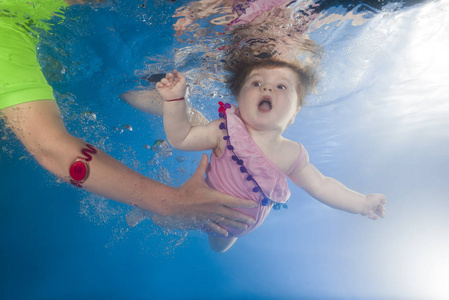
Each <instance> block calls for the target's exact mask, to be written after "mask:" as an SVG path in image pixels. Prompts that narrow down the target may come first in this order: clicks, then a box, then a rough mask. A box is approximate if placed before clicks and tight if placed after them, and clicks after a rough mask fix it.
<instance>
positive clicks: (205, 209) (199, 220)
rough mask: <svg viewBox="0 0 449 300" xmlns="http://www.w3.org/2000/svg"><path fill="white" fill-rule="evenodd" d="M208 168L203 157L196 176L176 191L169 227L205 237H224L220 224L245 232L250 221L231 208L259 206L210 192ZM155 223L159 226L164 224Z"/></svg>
mask: <svg viewBox="0 0 449 300" xmlns="http://www.w3.org/2000/svg"><path fill="white" fill-rule="evenodd" d="M207 166H208V158H207V155H205V154H203V155H202V157H201V161H200V163H199V165H198V168H197V169H196V171H195V173H194V174H193V175H192V177H191V178H190V179H189V180H188V181H187V182H185V183H184V184H183V185H182V186H181V187H180V188H179V197H178V199H177V203H175V204H173V207H172V211H173V213H172V214H171V216H169V219H171V221H169V223H170V226H173V224H174V223H176V224H177V226H175V227H178V228H200V229H202V230H204V231H205V232H207V233H216V234H218V235H222V236H227V235H228V233H227V231H226V230H225V229H223V228H222V227H220V224H221V225H226V226H232V227H235V228H242V229H246V228H247V224H254V222H255V220H254V219H253V218H252V217H250V216H247V215H245V214H243V213H241V212H238V211H236V210H234V209H232V208H233V207H234V208H237V207H239V208H254V207H258V204H257V203H256V202H254V201H253V200H244V199H240V198H236V197H233V196H230V195H226V194H222V193H220V192H218V191H216V190H214V189H211V188H210V187H209V186H208V185H207V184H206V182H205V180H204V174H205V172H206V168H207ZM157 219H158V222H157V223H158V224H159V225H161V224H162V223H163V222H161V219H160V218H157ZM173 219H174V220H177V222H173Z"/></svg>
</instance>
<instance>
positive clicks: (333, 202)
mask: <svg viewBox="0 0 449 300" xmlns="http://www.w3.org/2000/svg"><path fill="white" fill-rule="evenodd" d="M313 81H314V79H313V74H311V73H310V72H309V71H308V70H307V69H305V68H303V67H302V66H301V65H300V64H299V63H298V64H296V63H291V62H287V61H283V60H280V59H274V58H269V59H262V60H257V61H251V62H246V63H241V64H239V65H238V67H237V68H236V69H234V70H231V75H230V77H229V80H228V83H229V87H230V90H231V92H232V94H233V95H234V96H235V98H236V101H237V104H238V107H235V106H232V105H230V104H229V103H226V104H224V103H221V102H220V107H219V116H220V118H219V119H216V120H214V121H212V122H210V123H208V124H206V125H193V124H192V123H191V122H190V121H189V117H188V115H187V107H186V103H185V100H186V99H185V95H186V90H187V85H186V79H185V77H184V76H183V75H182V74H181V73H180V72H178V71H177V70H174V71H173V73H169V74H167V75H166V76H165V78H163V79H162V80H161V81H159V82H158V83H157V84H156V89H157V91H158V92H159V94H160V95H161V96H162V98H163V99H164V100H165V101H164V104H163V106H164V107H163V117H164V129H165V132H166V135H167V140H168V142H169V143H170V144H171V145H172V146H173V147H174V148H176V149H179V150H187V151H204V150H209V149H210V150H212V154H211V157H210V165H209V168H208V171H207V173H206V182H207V183H208V185H209V186H210V187H212V188H214V189H216V190H218V191H220V192H223V193H227V194H230V195H233V196H236V197H241V198H246V199H252V200H254V201H255V202H257V203H258V204H259V206H258V207H256V208H241V209H238V210H239V211H241V212H244V213H245V214H247V215H250V216H252V217H253V218H254V219H255V223H254V224H253V225H249V226H247V228H240V229H239V228H236V226H233V225H235V224H232V221H227V223H220V224H219V226H221V227H223V228H224V229H226V231H227V232H228V236H226V237H223V236H218V235H212V234H211V235H209V243H210V246H211V248H212V249H213V250H214V251H216V252H225V251H227V250H228V249H229V248H230V247H231V246H232V245H233V244H234V243H235V242H236V240H237V239H238V238H239V237H241V236H244V235H246V234H248V233H249V232H251V231H253V230H254V229H256V228H257V227H259V226H260V225H261V224H262V223H263V221H264V220H265V218H266V217H267V216H268V214H269V212H270V210H271V209H280V208H282V207H286V202H287V200H288V199H289V197H290V194H291V193H290V190H289V187H288V182H287V178H289V179H290V180H291V181H292V182H293V183H294V184H295V185H297V186H298V187H300V188H302V189H303V190H304V191H306V192H307V193H308V194H309V195H310V196H312V197H313V198H315V199H316V200H318V201H320V202H322V203H324V204H326V205H328V206H330V207H333V208H336V209H339V210H343V211H347V212H350V213H354V214H361V215H363V216H367V217H368V218H370V219H372V220H377V219H378V218H379V217H381V218H383V217H384V214H385V204H386V200H385V196H384V195H383V194H367V195H364V194H361V193H358V192H356V191H353V190H351V189H349V188H347V187H345V186H344V185H343V184H342V183H340V182H339V181H337V180H335V179H333V178H330V177H326V176H324V175H323V174H321V173H320V171H318V169H317V168H315V167H314V166H313V165H312V164H311V163H310V162H309V156H308V153H307V151H306V150H305V148H304V146H303V145H301V144H300V143H298V142H295V141H292V140H289V139H287V138H285V137H283V136H282V134H283V132H284V130H285V129H286V128H287V127H288V126H289V125H291V124H292V123H293V122H294V120H295V117H296V115H297V114H298V112H299V111H300V109H301V108H302V105H303V101H304V99H305V97H306V95H307V94H308V93H309V92H310V90H311V89H312V86H313ZM210 222H213V221H210Z"/></svg>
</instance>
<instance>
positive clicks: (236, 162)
mask: <svg viewBox="0 0 449 300" xmlns="http://www.w3.org/2000/svg"><path fill="white" fill-rule="evenodd" d="M219 104H220V109H219V113H220V118H222V119H224V122H222V123H221V124H220V129H225V130H226V133H227V134H226V135H225V136H224V137H223V139H225V140H226V143H227V145H226V147H225V149H224V150H223V153H222V155H221V156H220V157H217V156H216V155H214V154H212V155H211V158H210V166H209V168H208V170H207V172H206V182H207V184H208V185H209V186H210V187H212V188H213V189H215V190H218V191H220V192H222V193H226V194H228V195H232V196H235V197H240V198H244V199H252V200H254V201H256V202H257V203H259V207H257V208H235V209H236V210H238V211H240V212H243V213H245V214H247V215H249V216H252V217H253V218H254V219H255V220H256V223H255V224H253V225H250V226H249V227H248V228H247V229H245V230H241V229H236V228H232V227H228V226H223V228H225V229H226V230H227V231H228V233H229V237H239V236H242V235H245V234H247V233H249V232H251V231H253V230H254V229H256V228H257V227H259V226H260V225H261V224H262V222H263V221H264V220H265V218H266V217H267V216H268V213H269V212H270V210H271V208H274V209H276V210H277V209H280V208H281V207H285V208H287V204H286V202H287V200H288V198H289V197H290V189H289V188H288V183H287V176H288V175H289V174H290V173H291V172H292V171H293V170H294V169H295V168H296V166H298V165H299V164H300V163H301V161H303V159H304V157H305V156H306V150H305V149H304V147H303V146H302V145H301V144H299V143H298V144H299V146H300V147H301V151H300V153H299V155H298V158H297V159H296V161H295V163H294V164H293V166H292V167H291V168H290V170H289V171H288V172H287V173H284V172H283V171H282V170H280V169H279V168H278V167H277V166H276V165H275V164H274V163H273V162H271V161H270V159H269V158H268V157H267V156H266V155H265V154H264V153H263V152H262V150H261V149H260V148H259V146H258V145H257V144H256V143H255V142H254V140H253V139H252V138H251V136H250V134H249V132H248V130H247V129H246V127H245V124H244V123H243V121H242V120H241V118H240V117H239V112H238V109H236V108H235V107H234V106H231V105H230V104H229V103H226V104H223V103H222V102H219Z"/></svg>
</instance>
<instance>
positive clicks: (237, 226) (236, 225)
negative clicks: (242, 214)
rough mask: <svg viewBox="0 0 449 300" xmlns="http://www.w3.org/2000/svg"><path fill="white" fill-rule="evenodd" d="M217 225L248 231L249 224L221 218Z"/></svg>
mask: <svg viewBox="0 0 449 300" xmlns="http://www.w3.org/2000/svg"><path fill="white" fill-rule="evenodd" d="M217 224H218V225H225V226H227V227H232V228H235V229H240V230H246V229H248V224H245V223H242V222H237V221H234V220H230V219H226V218H221V220H219V221H217Z"/></svg>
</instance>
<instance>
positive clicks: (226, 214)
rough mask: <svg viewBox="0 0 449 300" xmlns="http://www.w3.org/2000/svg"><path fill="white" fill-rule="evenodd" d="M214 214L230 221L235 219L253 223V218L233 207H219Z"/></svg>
mask: <svg viewBox="0 0 449 300" xmlns="http://www.w3.org/2000/svg"><path fill="white" fill-rule="evenodd" d="M216 215H217V217H218V218H225V219H227V220H230V221H236V222H240V223H245V224H254V223H255V220H254V219H253V218H252V217H251V216H248V215H246V214H244V213H242V212H239V211H237V210H235V209H232V208H229V207H226V206H222V207H221V208H220V209H218V210H217V211H216Z"/></svg>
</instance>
